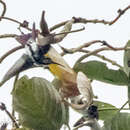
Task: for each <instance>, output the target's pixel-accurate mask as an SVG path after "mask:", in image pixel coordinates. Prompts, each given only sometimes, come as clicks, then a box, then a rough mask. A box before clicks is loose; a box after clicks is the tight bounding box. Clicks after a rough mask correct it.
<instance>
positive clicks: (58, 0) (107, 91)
mask: <svg viewBox="0 0 130 130" xmlns="http://www.w3.org/2000/svg"><path fill="white" fill-rule="evenodd" d="M4 1H5V2H6V3H7V12H6V15H5V16H7V17H11V18H14V19H17V20H19V21H21V22H22V21H23V20H27V21H28V22H29V23H30V24H29V25H30V27H31V25H32V23H33V22H35V23H36V27H37V28H39V21H40V18H41V12H42V10H45V11H46V20H47V22H48V25H49V27H51V26H53V25H55V24H57V23H60V22H62V21H65V20H69V19H71V18H72V17H73V16H75V17H83V18H86V19H105V20H112V19H113V18H115V17H116V16H117V10H118V9H119V8H121V9H124V8H125V7H127V6H128V5H129V4H130V0H107V1H106V0H12V1H11V0H4ZM1 10H2V6H1V5H0V11H1ZM82 26H85V31H82V32H78V33H73V34H69V35H68V36H67V37H66V38H65V39H64V40H63V41H62V42H61V43H60V45H62V46H64V47H66V48H72V47H77V46H79V45H81V44H83V43H85V42H89V41H92V40H106V41H107V42H108V43H110V44H111V45H113V46H115V47H122V46H124V45H125V44H126V42H127V41H128V40H129V39H130V10H128V11H127V12H126V13H125V14H124V15H123V16H122V17H121V18H120V19H119V20H118V22H117V23H115V24H114V25H112V26H108V25H103V24H87V25H84V24H75V25H74V26H73V29H78V28H81V27H82ZM17 27H18V25H17V24H15V23H12V22H9V21H7V20H2V21H1V22H0V35H1V34H7V33H16V34H20V33H19V31H18V30H17ZM0 45H1V47H0V56H2V55H3V54H4V53H5V52H6V51H7V50H9V49H11V48H14V47H15V46H18V45H19V43H18V42H17V41H15V40H14V39H0ZM98 47H99V45H98ZM95 48H96V46H93V47H91V49H95ZM58 50H59V51H60V49H59V48H58ZM22 53H23V51H22V50H21V51H17V52H16V53H14V54H12V55H11V56H9V57H8V58H6V59H5V60H4V61H3V62H2V63H1V64H0V80H1V79H2V77H3V76H4V74H5V73H6V71H7V70H8V69H9V68H10V67H11V66H12V65H13V64H14V62H15V61H16V60H17V59H18V58H19V57H20V56H21V55H22ZM101 54H104V55H105V56H107V57H108V58H111V59H113V60H115V61H117V63H119V64H121V65H123V51H120V52H112V51H109V52H107V51H105V52H103V53H101ZM78 57H79V55H77V54H75V55H67V56H65V60H66V61H67V62H68V63H69V65H70V66H73V65H74V63H75V61H76V59H77V58H78ZM72 59H73V60H72ZM93 59H96V58H95V57H90V58H89V60H93ZM108 66H109V67H110V68H112V67H113V66H112V65H111V64H110V63H109V64H108ZM113 68H115V69H117V68H116V67H113ZM24 74H27V75H28V76H29V77H33V76H40V77H43V78H46V79H48V80H50V81H51V80H52V79H53V76H52V75H51V74H50V73H49V72H48V71H47V70H43V69H42V68H41V69H39V68H37V69H31V70H28V71H26V72H23V73H21V75H20V76H22V75H24ZM13 80H14V78H12V79H11V80H9V81H8V82H7V83H5V84H4V85H3V86H2V87H1V88H0V102H4V103H5V104H6V106H7V109H8V110H11V95H10V92H11V90H12V83H13ZM92 86H93V90H94V93H95V95H97V96H98V97H99V100H101V101H104V102H107V103H111V104H113V105H115V106H117V107H121V106H122V105H123V104H124V103H125V101H127V88H126V87H125V86H123V87H122V86H119V87H118V86H113V85H110V84H105V83H101V82H98V81H94V82H93V83H92ZM70 113H71V116H70V125H71V126H72V125H73V124H74V123H75V122H76V121H77V120H78V119H79V117H80V115H79V114H75V113H74V112H73V111H71V112H70ZM0 121H8V117H7V116H6V114H5V113H4V112H1V111H0ZM0 125H1V124H0ZM85 128H86V127H83V128H82V129H80V130H86V129H85Z"/></svg>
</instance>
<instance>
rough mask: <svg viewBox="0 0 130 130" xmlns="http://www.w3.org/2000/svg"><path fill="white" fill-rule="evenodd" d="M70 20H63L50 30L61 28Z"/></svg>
mask: <svg viewBox="0 0 130 130" xmlns="http://www.w3.org/2000/svg"><path fill="white" fill-rule="evenodd" d="M68 21H69V20H67V21H64V22H61V23H59V24H56V25H54V26H53V27H51V28H50V29H49V30H50V31H53V30H55V29H57V28H59V27H61V26H64V25H65V24H66V23H67V22H68Z"/></svg>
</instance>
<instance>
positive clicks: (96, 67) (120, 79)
mask: <svg viewBox="0 0 130 130" xmlns="http://www.w3.org/2000/svg"><path fill="white" fill-rule="evenodd" d="M74 70H75V71H76V72H78V71H82V72H83V73H85V74H86V75H87V76H88V78H90V79H92V80H99V81H102V82H105V83H110V84H113V85H128V81H129V80H128V77H127V75H126V74H125V72H124V71H122V70H120V69H119V70H113V69H109V68H108V67H107V66H106V64H105V63H104V62H100V61H88V62H85V63H77V64H75V66H74Z"/></svg>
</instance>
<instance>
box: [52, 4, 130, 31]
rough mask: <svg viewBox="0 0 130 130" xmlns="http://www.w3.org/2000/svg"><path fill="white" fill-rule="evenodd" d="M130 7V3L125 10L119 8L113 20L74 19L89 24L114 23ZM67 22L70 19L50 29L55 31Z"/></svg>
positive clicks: (76, 21)
mask: <svg viewBox="0 0 130 130" xmlns="http://www.w3.org/2000/svg"><path fill="white" fill-rule="evenodd" d="M128 9H130V5H129V6H127V7H126V8H125V9H123V10H121V9H119V10H118V16H117V17H116V18H114V19H113V20H111V21H106V20H98V19H90V20H88V19H85V18H81V17H79V18H76V17H73V19H74V20H75V22H74V23H83V24H87V23H94V24H95V23H101V24H107V25H113V24H114V23H116V22H117V21H118V19H119V18H120V17H121V16H122V15H123V14H124V13H125V12H126V11H127V10H128ZM67 22H68V20H67V21H64V22H61V23H59V24H56V25H54V26H53V27H51V28H50V31H53V30H55V29H57V28H59V27H61V26H64V25H65V24H66V23H67Z"/></svg>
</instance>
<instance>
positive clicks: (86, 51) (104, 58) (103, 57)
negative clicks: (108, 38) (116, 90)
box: [79, 49, 123, 70]
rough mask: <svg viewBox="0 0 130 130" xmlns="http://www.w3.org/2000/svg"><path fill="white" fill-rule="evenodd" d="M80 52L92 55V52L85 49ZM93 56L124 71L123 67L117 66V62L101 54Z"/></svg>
mask: <svg viewBox="0 0 130 130" xmlns="http://www.w3.org/2000/svg"><path fill="white" fill-rule="evenodd" d="M79 52H84V53H90V52H91V51H88V50H85V49H80V50H79ZM93 56H96V57H98V58H100V59H102V60H105V61H107V62H109V63H111V64H112V65H115V66H117V67H119V68H120V69H121V70H123V66H121V65H119V64H117V63H116V61H113V60H111V59H109V58H107V57H105V56H104V55H101V54H93Z"/></svg>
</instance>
